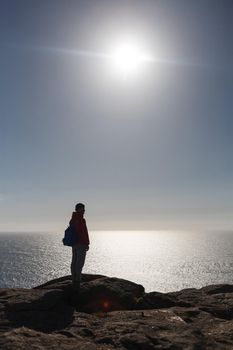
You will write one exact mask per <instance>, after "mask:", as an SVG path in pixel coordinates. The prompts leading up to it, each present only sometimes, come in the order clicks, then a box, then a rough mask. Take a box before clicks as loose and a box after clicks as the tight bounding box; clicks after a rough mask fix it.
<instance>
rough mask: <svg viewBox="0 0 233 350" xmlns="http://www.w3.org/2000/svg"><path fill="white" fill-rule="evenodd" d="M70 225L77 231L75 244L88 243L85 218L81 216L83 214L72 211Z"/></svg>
mask: <svg viewBox="0 0 233 350" xmlns="http://www.w3.org/2000/svg"><path fill="white" fill-rule="evenodd" d="M70 225H71V226H73V227H74V228H75V231H76V232H77V243H76V244H86V245H89V244H90V241H89V236H88V231H87V226H86V220H85V219H84V217H83V214H81V213H77V212H76V211H74V212H73V214H72V218H71V220H70Z"/></svg>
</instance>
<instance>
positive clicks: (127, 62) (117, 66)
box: [110, 41, 150, 79]
mask: <svg viewBox="0 0 233 350" xmlns="http://www.w3.org/2000/svg"><path fill="white" fill-rule="evenodd" d="M110 57H111V63H112V66H113V70H114V71H115V72H116V73H117V74H118V75H119V76H120V77H121V78H123V79H127V78H129V77H131V76H135V75H136V74H138V73H139V72H140V70H141V68H142V67H143V65H144V63H145V62H148V61H149V60H150V58H149V56H148V55H146V54H145V53H144V52H143V50H142V49H141V48H140V46H139V45H136V44H135V43H133V42H128V41H127V42H123V43H122V44H120V45H118V46H116V47H115V48H114V49H113V50H112V52H111V54H110Z"/></svg>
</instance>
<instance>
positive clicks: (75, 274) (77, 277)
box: [71, 244, 87, 283]
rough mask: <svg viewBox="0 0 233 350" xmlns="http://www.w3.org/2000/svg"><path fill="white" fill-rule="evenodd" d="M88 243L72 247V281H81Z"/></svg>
mask: <svg viewBox="0 0 233 350" xmlns="http://www.w3.org/2000/svg"><path fill="white" fill-rule="evenodd" d="M86 253H87V245H84V244H77V245H75V246H74V247H72V261H71V275H72V282H73V283H74V282H80V281H81V272H82V268H83V265H84V263H85V258H86Z"/></svg>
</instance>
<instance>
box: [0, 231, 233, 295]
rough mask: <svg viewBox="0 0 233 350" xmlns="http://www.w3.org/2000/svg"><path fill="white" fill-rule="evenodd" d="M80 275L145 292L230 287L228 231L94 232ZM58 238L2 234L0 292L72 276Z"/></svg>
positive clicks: (232, 241)
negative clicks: (102, 277)
mask: <svg viewBox="0 0 233 350" xmlns="http://www.w3.org/2000/svg"><path fill="white" fill-rule="evenodd" d="M89 235H90V240H91V245H90V250H89V251H88V252H87V257H86V262H85V266H84V269H83V272H84V273H92V274H101V275H106V276H112V277H113V276H115V277H119V278H124V279H128V280H131V281H134V282H136V283H139V284H142V285H143V286H144V287H145V289H146V291H147V292H149V291H161V292H168V291H176V290H180V289H183V288H193V287H194V288H200V287H202V286H205V285H209V284H218V283H233V233H232V232H178V231H92V232H90V233H89ZM61 240H62V233H60V234H54V233H0V287H1V288H12V287H20V288H30V287H34V286H36V285H40V284H42V283H44V282H47V281H48V280H51V279H54V278H57V277H61V276H64V275H68V274H70V261H71V248H69V247H64V246H63V244H62V242H61Z"/></svg>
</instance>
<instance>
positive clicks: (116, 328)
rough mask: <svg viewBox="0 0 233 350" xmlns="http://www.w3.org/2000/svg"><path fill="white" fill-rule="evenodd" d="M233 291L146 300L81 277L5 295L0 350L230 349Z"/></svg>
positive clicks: (139, 292)
mask: <svg viewBox="0 0 233 350" xmlns="http://www.w3.org/2000/svg"><path fill="white" fill-rule="evenodd" d="M232 319H233V286H231V285H215V286H207V287H204V288H201V289H194V288H192V289H185V290H182V291H179V292H174V293H158V292H152V293H145V291H144V288H143V287H142V286H141V285H138V284H136V283H133V282H130V281H127V280H123V279H118V278H110V277H106V276H101V275H83V280H82V283H81V288H80V293H79V295H77V294H75V292H74V290H73V288H72V284H71V278H70V276H65V277H62V278H58V279H56V280H53V281H49V282H48V283H45V284H43V285H41V286H38V287H36V288H34V289H17V288H16V289H0V349H1V350H13V349H14V350H15V349H17V350H18V349H19V350H21V349H30V348H33V349H35V350H37V349H38V350H39V349H58V348H59V349H61V350H63V349H64V350H69V349H81V350H92V349H93V350H95V349H100V350H102V349H103V350H107V349H108V350H111V349H118V350H124V349H129V350H130V349H133V350H137V349H142V350H146V349H148V350H151V349H170V350H178V349H186V350H202V349H207V350H208V349H220V350H228V349H229V350H230V349H233V336H232V334H233V321H232Z"/></svg>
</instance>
